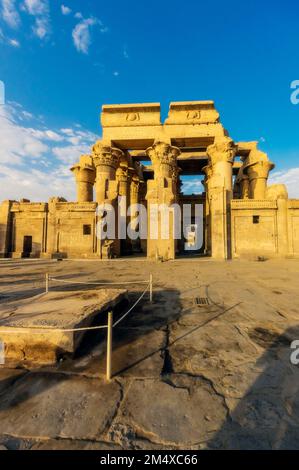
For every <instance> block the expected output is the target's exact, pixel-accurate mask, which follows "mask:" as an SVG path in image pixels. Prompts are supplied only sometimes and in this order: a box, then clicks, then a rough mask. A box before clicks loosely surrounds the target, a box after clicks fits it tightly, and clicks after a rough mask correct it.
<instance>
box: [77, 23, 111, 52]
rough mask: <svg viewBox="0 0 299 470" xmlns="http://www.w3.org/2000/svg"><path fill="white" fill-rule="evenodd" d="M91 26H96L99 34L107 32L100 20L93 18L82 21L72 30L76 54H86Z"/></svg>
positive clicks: (89, 43) (89, 42)
mask: <svg viewBox="0 0 299 470" xmlns="http://www.w3.org/2000/svg"><path fill="white" fill-rule="evenodd" d="M93 26H98V27H99V28H100V31H101V33H105V32H106V31H107V30H108V28H106V27H105V26H104V25H103V23H102V22H101V20H99V19H98V18H95V17H90V18H85V19H82V20H81V21H80V22H79V23H78V24H77V25H76V26H75V28H74V29H73V31H72V37H73V42H74V45H75V47H76V49H77V51H78V52H82V53H83V54H88V50H89V47H90V45H91V32H90V30H91V28H92V27H93Z"/></svg>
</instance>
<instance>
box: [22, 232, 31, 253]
mask: <svg viewBox="0 0 299 470" xmlns="http://www.w3.org/2000/svg"><path fill="white" fill-rule="evenodd" d="M31 253H32V236H31V235H25V236H24V240H23V257H24V258H29V257H30V254H31Z"/></svg>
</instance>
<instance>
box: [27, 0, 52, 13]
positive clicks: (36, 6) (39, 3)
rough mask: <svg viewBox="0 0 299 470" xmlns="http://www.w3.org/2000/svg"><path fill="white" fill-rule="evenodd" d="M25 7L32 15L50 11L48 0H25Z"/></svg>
mask: <svg viewBox="0 0 299 470" xmlns="http://www.w3.org/2000/svg"><path fill="white" fill-rule="evenodd" d="M24 8H25V10H27V12H28V13H29V14H30V15H33V16H39V15H47V14H48V12H49V4H48V0H24Z"/></svg>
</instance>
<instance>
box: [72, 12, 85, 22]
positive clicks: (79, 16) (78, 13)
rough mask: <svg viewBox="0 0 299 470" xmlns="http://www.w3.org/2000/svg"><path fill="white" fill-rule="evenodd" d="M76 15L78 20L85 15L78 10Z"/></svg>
mask: <svg viewBox="0 0 299 470" xmlns="http://www.w3.org/2000/svg"><path fill="white" fill-rule="evenodd" d="M74 17H75V18H77V19H78V20H81V19H82V18H83V15H82V13H81V12H80V11H77V13H75V15H74Z"/></svg>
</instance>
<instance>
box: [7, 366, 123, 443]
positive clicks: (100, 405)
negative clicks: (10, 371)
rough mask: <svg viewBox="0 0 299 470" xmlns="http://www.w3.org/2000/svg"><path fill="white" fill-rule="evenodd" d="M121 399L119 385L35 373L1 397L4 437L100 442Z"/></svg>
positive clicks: (75, 377) (63, 375)
mask: <svg viewBox="0 0 299 470" xmlns="http://www.w3.org/2000/svg"><path fill="white" fill-rule="evenodd" d="M120 400H121V390H120V386H119V385H118V384H117V383H116V382H110V383H105V382H103V381H101V380H99V379H87V378H85V377H77V376H68V375H65V374H59V373H46V372H32V373H29V374H27V375H26V376H25V377H24V378H22V379H20V380H18V382H17V383H16V384H15V386H14V387H12V388H10V389H9V390H8V391H7V393H6V394H5V395H3V396H2V397H1V402H0V436H1V435H2V436H3V435H8V436H14V437H22V438H24V439H26V438H59V437H60V438H66V439H84V440H100V437H101V435H103V434H104V433H105V431H106V430H107V429H108V428H109V426H110V423H111V421H112V420H113V418H114V416H115V414H116V411H117V408H118V406H119V402H120Z"/></svg>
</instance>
